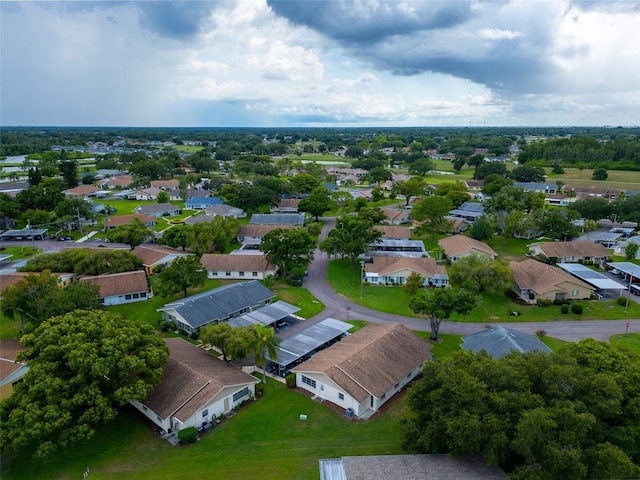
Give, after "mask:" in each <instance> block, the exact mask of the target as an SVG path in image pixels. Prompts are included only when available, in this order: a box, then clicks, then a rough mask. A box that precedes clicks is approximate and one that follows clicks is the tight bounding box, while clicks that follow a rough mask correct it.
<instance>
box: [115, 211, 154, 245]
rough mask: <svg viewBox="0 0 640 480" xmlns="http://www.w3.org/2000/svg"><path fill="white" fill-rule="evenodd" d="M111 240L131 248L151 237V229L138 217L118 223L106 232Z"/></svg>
mask: <svg viewBox="0 0 640 480" xmlns="http://www.w3.org/2000/svg"><path fill="white" fill-rule="evenodd" d="M106 236H107V238H108V239H109V241H111V242H117V243H124V244H125V245H129V247H130V248H131V250H133V249H134V248H136V247H137V246H138V245H141V244H143V243H144V242H145V241H146V240H147V239H148V238H150V237H153V231H152V230H151V229H149V228H148V227H147V226H146V225H145V224H144V223H142V220H140V219H139V218H138V217H136V218H134V219H133V221H132V222H131V223H128V224H126V225H120V226H118V227H116V228H114V229H112V230H109V231H108V232H107V233H106Z"/></svg>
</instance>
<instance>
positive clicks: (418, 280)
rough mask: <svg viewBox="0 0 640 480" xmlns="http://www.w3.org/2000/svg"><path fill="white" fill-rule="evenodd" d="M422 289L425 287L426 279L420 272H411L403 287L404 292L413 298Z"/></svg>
mask: <svg viewBox="0 0 640 480" xmlns="http://www.w3.org/2000/svg"><path fill="white" fill-rule="evenodd" d="M422 287H424V277H423V276H422V275H420V274H419V273H418V272H411V273H410V274H409V276H408V277H407V280H406V282H405V283H404V285H402V288H403V290H404V291H405V292H407V293H408V294H409V295H412V296H413V295H415V294H416V293H417V292H418V290H420V289H421V288H422Z"/></svg>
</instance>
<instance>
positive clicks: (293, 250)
mask: <svg viewBox="0 0 640 480" xmlns="http://www.w3.org/2000/svg"><path fill="white" fill-rule="evenodd" d="M315 247H316V242H315V240H314V238H313V237H312V236H311V235H310V234H309V233H308V232H307V231H306V230H304V229H301V228H292V229H288V230H287V229H284V228H278V229H276V230H272V231H270V232H268V233H267V234H265V235H264V237H262V240H261V242H260V250H262V251H263V252H264V255H265V257H266V258H267V260H269V261H270V262H271V263H273V264H275V265H277V266H278V269H279V271H280V275H282V276H283V277H284V276H286V275H287V274H288V273H289V272H291V270H293V269H294V268H300V269H305V270H306V268H307V267H308V266H309V264H310V263H311V260H313V251H314V250H315Z"/></svg>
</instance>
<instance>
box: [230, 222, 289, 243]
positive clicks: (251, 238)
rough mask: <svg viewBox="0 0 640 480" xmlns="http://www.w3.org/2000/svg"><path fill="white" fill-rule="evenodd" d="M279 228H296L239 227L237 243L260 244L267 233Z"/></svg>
mask: <svg viewBox="0 0 640 480" xmlns="http://www.w3.org/2000/svg"><path fill="white" fill-rule="evenodd" d="M281 228H297V227H296V226H295V225H241V226H240V228H238V236H237V239H238V242H240V243H246V242H251V243H255V242H257V244H258V245H259V244H260V240H262V237H264V236H265V235H266V234H267V233H269V232H271V231H273V230H278V229H281Z"/></svg>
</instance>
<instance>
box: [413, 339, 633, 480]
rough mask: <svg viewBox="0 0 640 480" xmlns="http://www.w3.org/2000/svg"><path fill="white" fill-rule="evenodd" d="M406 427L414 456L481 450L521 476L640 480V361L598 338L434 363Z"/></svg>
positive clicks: (416, 395) (420, 383)
mask: <svg viewBox="0 0 640 480" xmlns="http://www.w3.org/2000/svg"><path fill="white" fill-rule="evenodd" d="M422 373H423V374H422V378H421V379H420V380H419V381H418V382H417V383H416V384H415V385H414V387H413V388H411V390H410V392H409V395H408V405H409V409H410V413H409V415H408V416H407V417H406V418H405V420H404V421H403V425H402V430H403V437H404V440H403V444H404V448H405V450H407V451H408V452H410V453H449V454H451V455H453V456H458V455H461V454H463V453H480V454H482V455H483V456H484V459H485V461H486V462H487V463H488V464H490V465H491V464H498V465H500V466H501V467H502V468H503V469H505V470H506V471H507V472H508V473H509V478H514V479H540V480H555V479H559V478H566V479H574V478H575V479H582V478H638V477H640V469H639V468H638V463H639V462H640V445H639V444H638V442H637V438H638V436H639V435H640V409H638V405H639V404H640V388H639V385H640V357H639V356H638V355H637V354H633V353H631V352H630V351H629V350H626V349H625V348H623V347H617V346H615V345H612V344H608V343H605V342H600V341H596V340H593V339H587V340H583V341H581V342H579V343H570V344H568V345H566V346H564V347H563V348H562V349H561V350H560V351H559V352H557V353H553V354H548V353H542V352H537V353H528V354H521V353H519V352H515V351H514V352H512V353H510V354H508V355H506V356H504V357H502V358H500V359H492V358H490V357H489V356H488V355H487V354H486V352H481V353H471V352H468V351H466V350H459V351H458V352H456V353H455V354H453V355H451V356H448V357H447V358H443V359H439V360H438V361H436V362H429V363H428V364H426V365H425V368H424V369H423V372H422Z"/></svg>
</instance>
